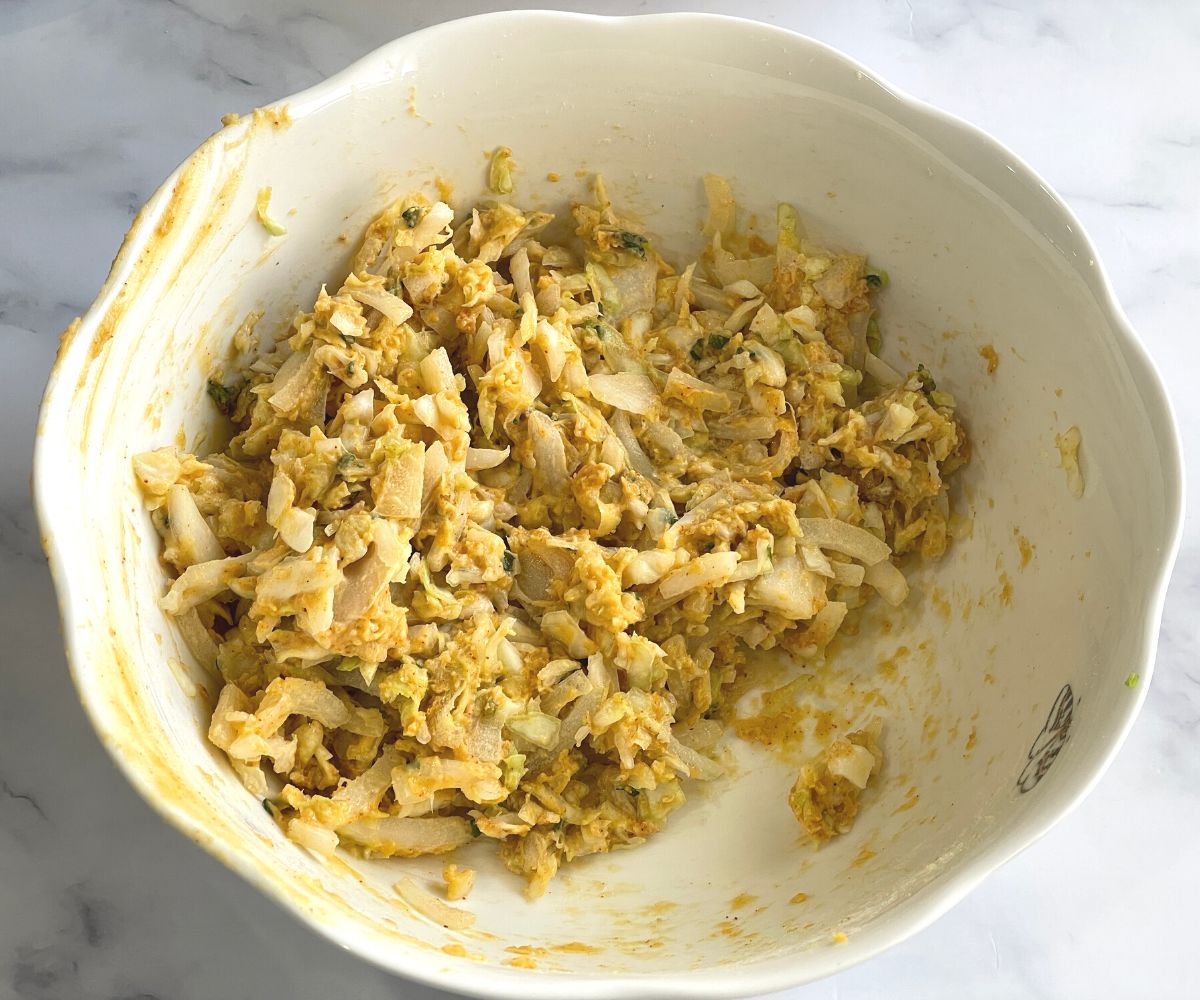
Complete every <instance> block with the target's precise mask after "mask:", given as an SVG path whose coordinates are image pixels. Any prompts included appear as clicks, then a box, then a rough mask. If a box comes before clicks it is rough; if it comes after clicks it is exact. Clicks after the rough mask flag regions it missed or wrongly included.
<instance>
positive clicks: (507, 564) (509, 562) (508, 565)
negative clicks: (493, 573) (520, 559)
mask: <svg viewBox="0 0 1200 1000" xmlns="http://www.w3.org/2000/svg"><path fill="white" fill-rule="evenodd" d="M503 562H504V572H505V573H511V572H512V571H513V567H514V566H515V565H516V564H517V557H516V556H515V555H513V553H511V552H509V551H508V549H505V550H504V559H503Z"/></svg>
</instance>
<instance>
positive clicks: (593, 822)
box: [134, 160, 969, 896]
mask: <svg viewBox="0 0 1200 1000" xmlns="http://www.w3.org/2000/svg"><path fill="white" fill-rule="evenodd" d="M501 167H504V168H506V169H508V170H509V171H511V164H510V163H509V161H507V160H505V161H504V162H503V163H501ZM491 172H492V173H496V172H497V168H496V165H495V164H493V169H492V171H491ZM500 173H502V174H503V173H504V171H503V170H501V171H500ZM506 176H508V177H509V178H510V179H509V182H508V183H507V184H498V185H494V186H495V187H496V188H497V190H500V191H503V190H505V189H508V190H511V186H512V185H511V172H509V173H508V174H506ZM501 179H502V180H503V177H502V178H501ZM704 186H705V190H706V193H707V196H708V200H709V213H708V218H707V222H706V224H705V234H706V238H707V244H706V249H705V251H704V253H703V254H702V256H701V257H700V259H699V260H698V261H694V262H685V266H683V267H682V269H677V267H676V266H675V265H674V264H673V263H671V262H669V260H668V256H667V248H663V247H659V246H658V245H657V244H656V243H655V241H654V239H653V237H652V235H651V234H650V233H648V232H645V231H643V230H642V229H641V228H639V227H638V226H636V225H633V224H632V223H629V222H627V221H623V220H622V219H621V218H620V217H619V216H618V215H617V214H616V212H615V211H614V210H613V207H612V205H611V204H610V202H609V199H608V197H607V195H606V193H605V188H604V185H603V183H602V182H601V181H600V179H599V178H597V179H596V180H595V182H594V187H593V196H592V197H591V198H590V199H589V201H588V203H586V204H578V205H576V206H574V208H573V209H572V213H571V214H572V217H573V218H572V219H571V224H570V226H569V227H568V228H567V229H565V230H564V233H565V234H566V235H565V236H564V237H563V239H561V240H552V239H550V238H549V237H548V236H546V232H547V227H548V226H549V225H550V224H551V222H552V221H553V219H552V217H551V216H550V215H549V214H546V213H544V212H530V211H524V210H521V209H519V208H518V207H516V206H515V205H514V204H512V203H510V201H509V200H496V201H486V202H482V203H480V204H478V205H476V206H474V207H473V208H472V209H470V211H468V212H466V213H456V212H455V210H454V209H452V208H451V207H450V206H448V205H446V204H444V203H442V202H436V203H431V202H430V201H428V200H427V199H426V198H425V197H424V196H422V195H420V194H412V195H409V196H407V197H405V198H403V199H401V200H399V201H397V202H396V203H395V204H393V205H391V206H390V207H388V208H387V209H386V210H385V211H384V212H383V213H382V214H381V215H380V216H379V217H378V218H377V219H376V220H375V221H374V222H373V223H372V224H371V225H370V227H369V228H368V229H367V232H366V234H365V236H364V238H363V240H362V243H361V246H360V247H359V249H358V251H357V253H356V254H355V257H354V261H353V265H352V270H351V273H350V274H349V275H347V277H346V279H345V282H344V283H343V284H342V286H341V287H340V288H339V289H338V290H337V291H336V292H335V293H333V294H331V293H330V292H329V291H328V290H327V289H326V288H321V289H320V291H319V293H318V294H317V296H316V299H315V302H314V305H313V307H312V309H311V311H308V312H303V313H301V314H299V315H297V316H296V317H295V319H294V321H293V322H292V323H291V325H290V326H289V327H288V328H287V329H285V330H283V331H280V332H279V334H278V336H277V337H274V338H267V340H266V342H265V343H260V342H259V341H260V339H261V336H260V334H259V333H258V332H256V331H255V322H254V320H255V317H251V318H250V319H249V320H248V321H247V322H246V323H244V324H243V325H242V327H241V328H240V329H239V330H238V332H237V333H236V335H235V337H234V346H235V350H236V351H237V354H238V357H237V358H236V359H234V360H233V361H231V362H230V363H229V365H227V366H226V368H225V370H223V371H221V372H217V373H214V375H213V377H212V378H211V379H210V381H209V393H210V395H211V396H212V398H213V401H214V402H215V404H216V405H217V406H218V407H219V408H220V409H221V411H222V413H224V414H225V416H226V417H228V419H229V420H230V421H231V423H232V431H233V433H232V437H231V438H230V440H229V443H228V445H227V446H226V447H225V448H224V449H222V450H221V451H219V452H216V453H214V454H211V455H208V456H206V457H204V458H198V457H196V456H193V455H190V454H185V453H182V452H180V451H179V450H177V449H175V448H163V449H159V450H157V451H153V452H149V453H146V454H142V455H139V456H138V457H137V458H136V459H135V461H134V466H135V472H136V475H137V477H138V480H139V482H140V485H141V488H142V491H143V494H144V496H145V500H146V505H147V507H148V508H149V510H150V512H151V517H152V519H153V522H154V525H155V527H156V528H157V529H158V532H159V534H160V535H161V536H162V539H163V543H164V549H163V559H164V561H165V563H166V564H167V565H168V567H169V568H170V570H171V572H172V575H173V580H172V581H171V583H170V586H169V589H168V590H167V593H166V596H165V597H164V598H163V607H164V609H165V610H166V611H168V612H169V613H170V614H171V615H173V616H174V617H175V619H176V620H177V622H178V623H179V626H180V628H181V630H182V632H183V634H184V635H185V636H186V637H187V638H188V641H189V644H190V645H191V647H192V648H193V650H194V651H195V653H196V655H197V656H198V657H199V658H200V659H201V660H202V661H203V662H204V663H206V664H210V665H213V666H215V668H216V669H217V670H218V671H219V673H220V675H221V677H222V680H223V684H224V686H223V688H222V690H221V694H220V698H219V700H218V702H217V705H216V707H215V709H214V711H213V714H212V720H211V725H210V729H209V737H210V739H211V740H212V742H213V743H214V744H215V745H216V746H218V747H220V748H221V749H222V750H223V751H224V752H225V753H226V754H227V755H228V758H229V760H230V763H231V764H232V766H233V768H234V769H235V771H236V772H237V774H238V775H239V776H240V778H241V779H242V781H243V782H244V783H245V785H246V787H247V788H248V789H250V791H251V792H253V794H254V795H256V796H258V797H259V798H261V799H263V800H264V804H265V806H266V807H267V808H268V809H269V810H270V811H271V812H272V813H273V814H274V815H275V816H276V817H277V818H278V819H279V821H280V822H281V823H282V824H283V825H284V827H285V829H286V831H287V833H288V835H289V836H290V837H292V838H293V839H294V840H296V841H298V842H299V843H301V844H303V845H305V846H306V847H308V848H311V849H312V850H314V851H318V852H322V853H325V854H329V853H331V852H332V851H333V850H334V849H335V848H336V847H338V846H339V845H340V846H342V847H345V848H348V849H352V850H356V851H359V852H362V853H364V854H366V855H369V856H412V855H418V854H433V853H442V852H448V851H452V850H454V849H455V848H457V847H459V846H461V845H463V844H466V843H468V842H470V841H471V840H472V839H474V838H477V837H480V836H483V837H488V838H492V839H494V840H495V841H496V842H497V846H498V848H499V851H500V853H501V856H502V857H503V859H504V862H505V863H506V865H507V866H508V867H509V868H510V869H511V870H512V871H514V872H517V873H519V874H521V875H524V876H526V878H527V879H528V893H529V894H530V895H531V896H534V895H538V894H539V893H541V892H542V891H543V890H544V889H545V887H546V884H547V883H548V882H549V880H550V879H551V878H552V877H553V876H554V874H555V872H556V871H557V869H558V867H559V866H560V864H562V863H563V862H567V861H570V860H572V859H574V858H577V857H581V856H584V855H589V854H594V853H597V852H604V851H610V850H613V849H615V848H619V847H626V846H631V845H634V844H637V843H640V842H641V841H643V840H644V839H645V838H647V837H649V836H651V835H653V834H655V833H657V832H658V831H660V830H662V829H663V827H664V826H665V824H666V822H667V817H668V815H669V814H670V813H671V811H672V810H674V809H676V808H678V807H679V806H680V805H682V804H683V802H684V792H685V784H686V782H687V781H688V780H689V779H690V780H700V781H709V780H713V779H716V778H719V777H720V776H721V774H722V768H721V766H720V765H719V764H718V763H717V762H716V761H715V760H714V759H713V757H712V755H711V751H712V749H713V747H714V746H715V744H716V742H717V740H718V739H719V738H720V736H721V735H722V727H721V724H720V723H719V722H717V721H716V719H715V718H713V716H714V714H715V709H716V707H717V706H718V705H719V703H720V701H721V699H722V696H723V693H727V691H728V689H729V686H730V685H731V684H732V683H733V682H734V680H735V679H736V678H737V677H738V675H739V672H741V671H743V670H745V669H747V660H748V658H749V657H750V656H751V654H753V653H754V652H755V651H761V650H767V649H772V648H781V649H782V650H784V651H786V652H787V653H789V654H791V655H793V656H795V657H798V658H807V659H816V658H819V657H821V656H822V655H823V653H824V650H825V647H826V646H827V645H828V643H829V641H830V640H831V639H832V638H833V636H834V635H835V633H836V632H837V631H838V630H839V628H840V627H841V626H842V624H843V622H844V621H845V619H846V617H847V615H849V614H851V613H853V611H854V610H855V609H856V608H858V607H860V606H861V605H863V604H864V603H865V602H866V601H868V600H870V599H871V597H872V594H873V593H878V594H879V595H880V596H881V597H882V598H883V599H884V600H885V601H888V602H889V603H891V604H899V603H900V602H902V601H903V600H904V599H905V597H906V595H907V592H908V585H907V583H906V582H905V577H904V575H903V573H902V572H901V570H900V569H899V568H898V567H897V564H896V560H897V558H898V557H901V556H904V555H905V554H907V553H919V555H920V556H921V557H923V558H926V559H936V558H938V557H939V556H941V555H942V553H943V551H944V550H945V548H946V545H947V529H948V525H949V524H950V522H951V517H950V508H949V500H948V495H947V488H946V477H947V476H948V475H949V474H950V473H952V472H953V471H954V470H955V469H956V468H958V467H959V466H961V465H962V464H963V463H964V462H965V461H966V460H967V458H968V451H969V450H968V444H967V438H966V435H965V432H964V430H963V427H962V424H961V423H960V422H959V421H958V419H957V416H956V409H955V401H954V399H953V398H952V397H951V396H950V395H949V394H947V393H946V392H944V391H941V390H939V389H938V387H937V385H936V384H935V382H934V380H933V377H932V376H931V375H930V373H929V372H928V371H927V370H926V369H925V368H924V367H923V366H918V368H917V369H916V370H915V371H913V372H909V373H908V374H903V373H900V372H897V371H895V370H894V369H893V368H891V367H890V366H889V365H887V364H885V363H884V362H883V361H882V360H880V358H879V354H878V352H879V350H880V339H879V327H878V324H877V322H876V319H875V307H874V304H873V297H874V295H875V294H876V293H877V292H878V291H879V290H881V289H882V288H884V287H885V286H886V285H887V281H888V278H887V274H886V273H885V272H883V271H880V270H878V269H876V268H873V267H872V266H870V265H869V264H868V262H867V259H866V258H865V257H863V256H861V255H858V254H853V253H837V252H833V251H830V250H827V249H824V248H822V247H820V246H817V245H815V244H814V243H812V242H810V241H809V240H808V239H806V238H805V236H804V235H803V233H802V232H801V229H800V226H799V223H798V221H797V215H796V212H795V211H794V209H793V208H792V207H791V206H789V205H786V204H784V205H780V206H779V208H778V214H777V220H776V226H775V232H774V234H773V235H774V237H775V242H774V243H773V244H772V243H769V242H767V241H766V240H764V239H763V238H762V237H760V236H759V235H757V234H753V233H751V234H746V233H744V232H742V231H740V230H739V229H738V227H737V224H736V223H737V209H736V206H735V203H734V199H733V197H732V194H731V190H730V187H729V184H728V183H727V182H726V181H725V180H724V179H723V178H720V177H715V176H709V177H706V178H705V179H704ZM877 739H878V730H877V729H874V730H870V731H868V732H860V733H853V734H851V735H850V737H849V739H848V741H842V742H844V743H845V746H844V747H843V746H841V744H840V743H839V744H838V745H837V746H835V747H832V748H831V749H830V751H829V753H828V754H827V755H826V757H825V758H824V759H823V760H822V761H821V762H819V763H818V764H814V765H813V766H812V767H811V768H807V769H806V770H805V774H804V775H802V776H801V780H800V782H798V783H797V786H796V789H794V790H793V793H792V797H791V803H792V805H793V808H794V809H795V811H796V812H797V815H798V816H799V818H800V820H801V822H802V823H803V825H804V826H805V828H806V829H808V830H809V831H810V832H812V833H813V834H814V836H816V837H818V838H823V837H827V836H829V835H832V834H833V833H836V832H840V831H841V830H844V829H845V828H847V826H848V823H849V821H850V819H851V818H852V817H853V813H854V811H855V810H856V809H857V795H858V792H860V791H861V789H862V787H863V786H865V784H866V782H867V780H868V779H869V777H870V776H871V774H872V773H873V771H874V770H875V768H876V767H877V765H878V762H879V751H878V747H877V745H876V741H877ZM810 771H811V774H810V773H809V772H810ZM780 794H781V796H782V795H784V794H786V790H785V789H781V790H780Z"/></svg>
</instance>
